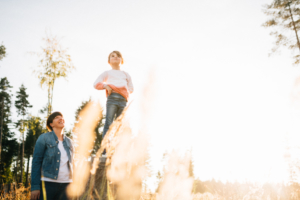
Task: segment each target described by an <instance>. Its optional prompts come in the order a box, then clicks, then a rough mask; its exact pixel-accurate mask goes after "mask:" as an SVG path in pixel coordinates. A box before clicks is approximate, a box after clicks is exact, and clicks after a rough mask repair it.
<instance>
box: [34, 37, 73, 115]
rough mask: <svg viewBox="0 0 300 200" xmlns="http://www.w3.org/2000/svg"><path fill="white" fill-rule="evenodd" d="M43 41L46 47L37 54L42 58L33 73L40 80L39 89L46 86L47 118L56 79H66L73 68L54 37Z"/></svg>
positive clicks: (69, 58)
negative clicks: (38, 68) (37, 68)
mask: <svg viewBox="0 0 300 200" xmlns="http://www.w3.org/2000/svg"><path fill="white" fill-rule="evenodd" d="M43 40H44V41H45V43H46V46H45V47H43V48H42V54H39V56H41V57H42V59H41V60H40V65H39V67H40V70H38V71H34V72H35V73H36V74H37V77H38V78H39V80H40V85H41V87H43V86H46V87H47V89H48V103H47V116H49V115H50V114H51V112H52V100H53V89H54V83H55V81H56V79H58V78H60V77H64V78H66V77H67V76H68V74H69V73H70V72H71V71H72V70H73V69H75V67H74V65H73V63H72V61H71V56H70V55H68V54H67V50H66V49H63V48H62V47H61V45H60V44H59V40H58V38H57V37H56V36H55V37H53V36H51V35H50V36H48V35H47V36H46V38H44V39H43Z"/></svg>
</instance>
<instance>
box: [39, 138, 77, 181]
mask: <svg viewBox="0 0 300 200" xmlns="http://www.w3.org/2000/svg"><path fill="white" fill-rule="evenodd" d="M58 149H59V151H60V164H59V172H58V177H57V180H55V179H52V178H47V177H42V178H41V180H42V181H48V182H58V183H70V182H72V179H70V169H69V158H68V154H67V152H66V150H65V148H64V145H63V142H62V141H59V140H58Z"/></svg>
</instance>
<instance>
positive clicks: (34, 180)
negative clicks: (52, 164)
mask: <svg viewBox="0 0 300 200" xmlns="http://www.w3.org/2000/svg"><path fill="white" fill-rule="evenodd" d="M45 149H46V146H45V141H44V137H43V135H41V136H40V137H39V138H38V139H37V141H36V143H35V147H34V153H33V159H32V168H31V191H34V190H40V182H41V168H42V163H43V159H44V152H45Z"/></svg>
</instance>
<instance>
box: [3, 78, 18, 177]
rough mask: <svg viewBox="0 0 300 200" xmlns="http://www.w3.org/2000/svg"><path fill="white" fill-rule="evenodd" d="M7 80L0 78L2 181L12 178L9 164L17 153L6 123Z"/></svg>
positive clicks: (13, 137)
mask: <svg viewBox="0 0 300 200" xmlns="http://www.w3.org/2000/svg"><path fill="white" fill-rule="evenodd" d="M10 88H12V86H10V84H9V81H8V80H7V78H6V77H4V78H1V79H0V170H1V173H0V174H1V179H2V180H4V182H9V181H11V180H12V177H11V175H10V174H11V171H10V166H11V163H12V161H13V157H14V156H16V154H17V147H18V143H17V141H16V138H15V135H14V133H13V132H11V131H10V129H9V127H8V125H9V124H10V123H11V119H10V116H11V112H10V107H11V96H12V95H11V94H10V91H9V89H10Z"/></svg>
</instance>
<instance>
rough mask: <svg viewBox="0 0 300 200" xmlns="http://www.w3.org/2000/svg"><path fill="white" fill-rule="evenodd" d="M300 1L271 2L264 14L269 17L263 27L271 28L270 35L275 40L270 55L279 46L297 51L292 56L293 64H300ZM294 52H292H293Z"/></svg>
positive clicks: (266, 6) (282, 0)
mask: <svg viewBox="0 0 300 200" xmlns="http://www.w3.org/2000/svg"><path fill="white" fill-rule="evenodd" d="M299 5H300V1H299V0H273V2H272V3H271V4H268V5H265V9H264V13H265V14H266V15H268V16H271V19H269V20H268V21H266V22H265V23H264V24H263V26H264V27H268V28H273V29H274V30H273V31H272V32H271V33H270V35H273V36H274V37H275V38H276V42H275V47H274V48H273V49H272V53H274V52H276V51H277V50H278V49H279V47H280V46H284V47H288V48H289V49H291V50H296V49H299V52H298V53H296V55H295V56H294V59H295V62H294V64H299V63H300V42H299V37H298V31H299V28H300V6H299ZM293 52H294V51H293Z"/></svg>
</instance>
